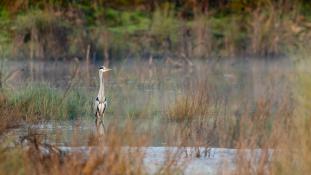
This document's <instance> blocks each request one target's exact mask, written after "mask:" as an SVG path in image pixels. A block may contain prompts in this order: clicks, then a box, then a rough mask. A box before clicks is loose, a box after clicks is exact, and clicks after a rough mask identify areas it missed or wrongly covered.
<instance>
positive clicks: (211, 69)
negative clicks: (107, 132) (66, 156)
mask: <svg viewBox="0 0 311 175" xmlns="http://www.w3.org/2000/svg"><path fill="white" fill-rule="evenodd" d="M4 64H5V67H4V68H3V70H4V72H6V73H7V77H8V78H7V80H6V82H5V84H4V86H5V87H6V88H11V89H14V90H17V91H18V90H19V89H21V88H24V87H25V86H29V85H34V84H47V85H48V86H50V87H52V88H56V89H59V90H61V91H66V89H68V88H69V87H70V88H71V89H72V90H75V91H85V92H87V95H88V97H89V99H90V110H92V101H93V99H95V97H96V95H97V91H98V87H99V82H98V65H95V64H91V65H87V64H85V63H83V62H77V61H72V62H64V61H32V62H30V61H5V63H4ZM108 67H109V68H112V69H113V70H112V71H111V72H109V73H106V74H105V93H106V96H107V98H108V110H107V112H106V114H105V120H106V121H107V125H108V126H109V125H110V124H113V125H116V124H117V125H118V127H119V129H121V130H122V127H123V126H124V125H125V121H128V120H130V121H131V122H132V123H133V126H135V131H136V132H137V133H138V134H139V133H149V134H151V136H152V137H153V141H152V143H151V145H153V146H163V145H164V146H165V145H172V144H174V141H172V138H174V131H175V130H176V128H178V127H181V126H180V125H181V124H180V123H178V122H174V121H170V122H167V120H164V119H163V118H165V116H166V115H167V113H166V110H167V109H168V107H169V106H170V105H172V104H173V103H174V102H175V101H176V100H177V99H178V98H177V97H178V96H180V95H182V94H183V93H185V92H188V91H191V90H193V89H194V87H195V86H197V82H203V84H204V87H206V91H208V94H209V98H210V103H211V105H214V107H215V106H217V105H218V106H220V107H222V106H223V107H224V108H225V109H224V113H226V112H228V113H232V114H234V115H232V116H229V117H237V116H239V115H241V114H242V113H243V108H242V107H244V106H248V107H249V108H252V107H253V106H254V105H255V102H257V101H260V100H261V99H268V100H269V103H270V104H271V105H272V107H274V106H277V105H278V104H280V103H282V99H283V98H284V96H288V94H290V93H292V84H291V82H290V81H291V76H292V72H293V65H292V63H291V61H290V59H288V58H282V59H281V58H280V59H275V60H273V59H248V58H244V59H222V60H208V61H200V60H197V61H194V62H193V66H187V65H185V66H181V67H176V66H172V65H170V64H167V63H165V62H164V61H163V60H153V62H152V63H151V64H150V63H149V62H148V61H144V60H134V61H129V60H127V61H122V62H114V63H112V64H111V65H109V66H108ZM224 113H221V114H214V113H213V112H211V113H210V117H214V115H224ZM207 117H209V116H207ZM94 123H95V118H94V116H93V115H90V116H79V117H78V118H77V119H75V120H68V121H47V122H44V123H42V124H34V125H25V126H23V127H21V128H18V129H14V130H12V131H13V132H14V133H15V134H16V135H17V136H21V135H26V134H27V132H29V129H30V128H32V129H36V130H39V131H40V132H42V133H44V134H46V136H45V137H46V140H47V141H48V142H51V143H56V144H58V145H69V144H70V143H71V141H72V135H73V134H76V137H78V138H79V139H78V140H79V143H78V144H77V145H80V146H83V145H87V138H88V135H89V134H90V133H92V132H94V131H95V130H94V128H95V124H94ZM60 133H61V135H62V136H61V137H60V138H59V137H58V135H60ZM10 134H12V133H10ZM125 144H126V143H125ZM212 146H219V145H217V144H216V145H213V144H212Z"/></svg>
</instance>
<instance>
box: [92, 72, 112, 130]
mask: <svg viewBox="0 0 311 175" xmlns="http://www.w3.org/2000/svg"><path fill="white" fill-rule="evenodd" d="M109 70H111V69H107V68H105V67H104V66H102V67H100V68H99V91H98V95H97V97H96V99H95V111H96V112H95V117H96V121H95V124H96V129H97V132H98V133H99V134H103V133H104V132H105V126H104V114H105V110H106V109H107V99H106V97H105V89H104V75H103V74H104V72H107V71H109Z"/></svg>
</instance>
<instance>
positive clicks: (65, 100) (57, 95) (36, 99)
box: [4, 84, 91, 121]
mask: <svg viewBox="0 0 311 175" xmlns="http://www.w3.org/2000/svg"><path fill="white" fill-rule="evenodd" d="M6 93H7V94H8V95H5V96H4V98H5V99H6V102H5V103H4V105H8V106H11V108H12V109H16V110H18V111H16V112H18V113H20V114H22V115H23V118H24V119H25V120H30V121H31V120H32V119H35V120H42V119H44V120H51V119H55V120H59V119H76V118H79V117H84V116H86V115H88V114H90V113H91V107H90V105H91V99H88V98H87V95H86V92H84V91H83V90H82V89H80V90H77V91H75V90H72V91H71V92H69V93H68V94H65V92H63V91H61V90H57V89H55V88H52V87H50V86H49V85H44V84H43V85H40V84H38V85H30V86H27V87H24V88H23V89H20V90H19V91H16V92H14V91H10V90H8V91H7V92H6Z"/></svg>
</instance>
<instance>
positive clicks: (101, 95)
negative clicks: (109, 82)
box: [98, 72, 105, 101]
mask: <svg viewBox="0 0 311 175" xmlns="http://www.w3.org/2000/svg"><path fill="white" fill-rule="evenodd" d="M98 99H99V100H100V101H104V99H105V87H104V76H103V73H101V72H100V73H99V91H98Z"/></svg>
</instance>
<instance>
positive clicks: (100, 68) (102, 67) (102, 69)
mask: <svg viewBox="0 0 311 175" xmlns="http://www.w3.org/2000/svg"><path fill="white" fill-rule="evenodd" d="M110 70H111V69H109V68H106V67H105V66H100V67H99V72H102V73H104V72H108V71H110Z"/></svg>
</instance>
